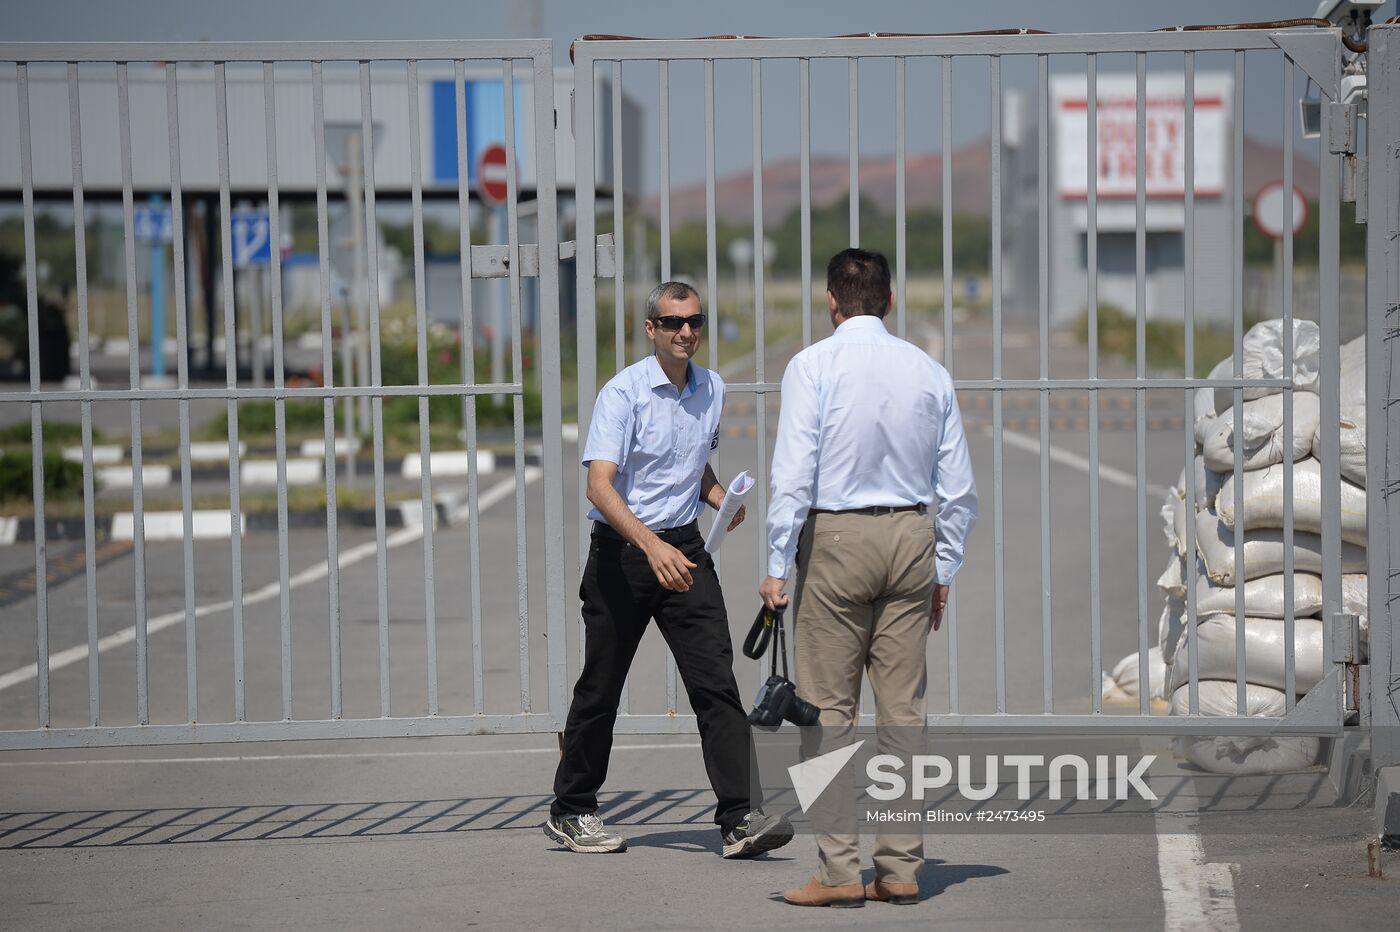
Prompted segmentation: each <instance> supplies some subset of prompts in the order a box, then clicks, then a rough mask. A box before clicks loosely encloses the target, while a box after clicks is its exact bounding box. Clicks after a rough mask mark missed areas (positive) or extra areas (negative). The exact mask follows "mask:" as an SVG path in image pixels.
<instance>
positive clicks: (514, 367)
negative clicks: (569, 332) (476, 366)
mask: <svg viewBox="0 0 1400 932" xmlns="http://www.w3.org/2000/svg"><path fill="white" fill-rule="evenodd" d="M501 81H502V86H503V88H504V90H505V111H506V240H507V243H508V244H509V245H508V248H509V253H508V254H509V256H510V330H511V353H510V363H511V373H512V380H513V381H514V382H515V383H516V384H517V385H519V386H520V388H519V389H517V390H516V392H515V396H514V397H513V398H512V399H511V401H512V403H513V405H514V415H515V417H514V419H513V420H514V424H515V591H516V602H517V610H516V617H517V618H518V620H519V625H520V711H521V712H529V711H530V601H529V594H530V590H529V585H528V582H527V580H528V579H529V570H528V568H527V564H526V561H527V559H528V544H529V540H528V538H527V536H526V524H525V388H524V386H525V367H524V357H523V351H522V349H521V345H520V342H521V332H520V209H519V196H520V192H519V191H518V189H517V181H516V176H515V171H516V168H515V158H516V152H515V62H513V61H512V60H511V59H509V58H507V59H505V60H504V61H503V62H501ZM584 248H585V249H586V250H587V249H593V248H594V245H593V243H592V242H588V243H585V244H584ZM555 255H558V253H555ZM544 261H545V259H544V257H541V258H540V262H541V263H543V262H544Z"/></svg>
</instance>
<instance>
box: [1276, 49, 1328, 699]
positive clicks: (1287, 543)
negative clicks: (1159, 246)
mask: <svg viewBox="0 0 1400 932" xmlns="http://www.w3.org/2000/svg"><path fill="white" fill-rule="evenodd" d="M1293 101H1294V97H1293V62H1292V60H1291V59H1289V58H1288V56H1287V55H1285V56H1283V104H1284V106H1283V195H1284V196H1283V287H1282V289H1281V297H1282V299H1283V309H1282V310H1283V358H1284V360H1285V362H1284V371H1285V372H1290V373H1291V372H1292V371H1293V363H1292V361H1293V111H1294V105H1293ZM1293 429H1294V424H1293V386H1292V384H1290V385H1289V386H1288V387H1287V388H1285V389H1284V390H1283V451H1284V452H1283V701H1284V707H1285V710H1286V711H1287V710H1291V709H1292V708H1293V706H1294V704H1295V703H1296V702H1297V696H1296V695H1295V693H1296V692H1297V667H1296V658H1295V657H1294V644H1293V635H1294V631H1295V627H1296V626H1295V624H1294V617H1293V615H1294V612H1293V608H1294V606H1293V597H1294V591H1293V587H1294V579H1293V566H1294V564H1293ZM1329 481H1330V480H1329Z"/></svg>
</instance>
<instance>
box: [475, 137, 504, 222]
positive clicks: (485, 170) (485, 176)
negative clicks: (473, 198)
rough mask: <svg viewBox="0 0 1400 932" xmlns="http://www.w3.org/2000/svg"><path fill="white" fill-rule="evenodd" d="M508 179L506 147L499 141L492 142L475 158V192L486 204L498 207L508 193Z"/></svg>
mask: <svg viewBox="0 0 1400 932" xmlns="http://www.w3.org/2000/svg"><path fill="white" fill-rule="evenodd" d="M508 179H509V169H508V168H507V165H506V147H505V146H503V145H501V144H500V143H499V142H496V143H492V144H491V145H489V146H487V147H486V148H485V149H483V150H482V151H481V155H480V156H479V157H478V158H477V160H476V193H477V194H479V195H481V199H482V200H483V201H485V202H486V203H487V204H490V205H491V206H492V207H499V206H501V205H502V204H504V203H505V202H506V197H507V196H509V194H510V190H509V188H508V187H507V181H508Z"/></svg>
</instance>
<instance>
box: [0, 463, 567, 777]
mask: <svg viewBox="0 0 1400 932" xmlns="http://www.w3.org/2000/svg"><path fill="white" fill-rule="evenodd" d="M543 474H544V470H542V469H540V468H539V467H538V466H529V467H526V469H525V484H526V485H529V484H530V483H531V482H534V481H535V480H537V479H539V478H540V476H541V475H543ZM514 493H515V478H514V477H513V476H512V477H511V478H510V479H507V480H505V481H503V482H499V483H497V484H496V485H493V486H492V487H491V488H489V489H487V490H486V491H485V492H484V493H482V494H481V496H480V498H479V499H478V501H477V509H478V511H485V510H486V509H487V508H490V507H491V506H492V505H495V504H496V503H497V502H500V501H502V500H504V499H506V498H509V497H510V496H511V495H513V494H514ZM422 536H423V527H422V523H421V522H420V523H419V524H418V526H416V527H406V528H404V529H403V530H401V531H396V532H394V533H393V534H390V535H389V536H388V538H386V540H385V542H384V543H385V548H386V549H388V548H391V547H401V546H403V545H404V544H410V543H413V542H414V541H416V540H418V539H419V538H421V537H422ZM375 546H376V544H375V542H374V541H369V542H367V543H363V544H358V545H356V546H354V547H351V548H350V549H349V550H344V551H342V552H341V554H340V556H339V558H338V559H337V561H336V562H337V564H338V565H339V566H340V568H341V569H342V570H343V569H345V568H346V567H347V566H350V565H352V564H354V563H358V562H360V561H361V560H364V559H367V558H369V557H372V556H374V553H375ZM329 573H330V562H329V561H328V560H323V561H322V562H320V563H318V564H316V565H314V566H311V567H309V568H307V569H304V570H302V571H301V572H300V573H297V574H295V575H294V576H292V577H291V578H290V579H288V580H287V588H288V589H295V588H296V587H297V586H302V585H305V584H306V583H309V582H315V581H316V580H318V579H324V578H325V577H326V576H327V575H328V574H329ZM280 592H281V583H280V582H278V581H275V580H274V581H273V582H270V583H268V584H267V585H265V586H263V587H261V588H259V589H255V590H253V591H252V592H248V593H245V594H244V596H243V605H244V606H245V607H246V606H249V605H256V604H258V603H260V602H267V601H270V600H271V599H274V598H276V597H277V596H278V594H279V593H280ZM231 608H233V600H232V599H224V600H222V601H219V602H211V603H208V604H205V605H200V606H196V607H195V610H194V617H195V618H203V617H206V616H208V615H214V614H218V613H219V612H226V611H228V610H229V609H231ZM184 620H185V612H184V610H183V609H181V610H179V611H174V612H167V613H166V614H164V615H157V616H156V617H155V618H152V619H150V620H148V621H147V622H146V635H147V636H148V637H149V636H151V635H154V634H156V633H157V632H159V631H163V630H165V629H166V628H170V627H173V626H175V625H178V624H182V623H183V622H184ZM135 640H136V626H135V625H132V626H131V627H128V628H123V629H122V630H120V631H117V632H114V633H112V634H109V635H107V636H106V637H104V638H100V639H99V640H98V642H97V652H98V653H99V654H100V653H102V652H103V651H106V650H112V649H114V648H117V647H125V646H126V645H128V644H131V643H134V642H135ZM87 657H88V646H87V644H86V643H83V644H75V645H74V646H72V647H69V648H66V649H65V650H61V651H58V652H57V653H53V654H50V655H49V666H48V669H49V672H50V673H52V672H53V671H55V670H60V669H62V668H64V667H68V666H72V665H73V664H75V663H82V662H83V661H85V660H87ZM38 676H39V664H38V663H31V664H26V665H25V666H23V667H20V668H18V669H16V670H11V671H10V672H9V673H6V674H4V675H3V676H0V691H4V690H6V689H9V688H10V687H12V686H18V685H19V684H21V683H27V682H29V681H30V680H33V679H36V678H37V677H38ZM556 751H557V749H556Z"/></svg>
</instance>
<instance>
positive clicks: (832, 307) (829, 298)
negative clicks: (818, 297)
mask: <svg viewBox="0 0 1400 932" xmlns="http://www.w3.org/2000/svg"><path fill="white" fill-rule="evenodd" d="M826 309H827V310H828V311H830V312H831V313H833V314H835V313H836V295H834V294H832V293H831V289H830V288H828V289H827V290H826Z"/></svg>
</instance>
